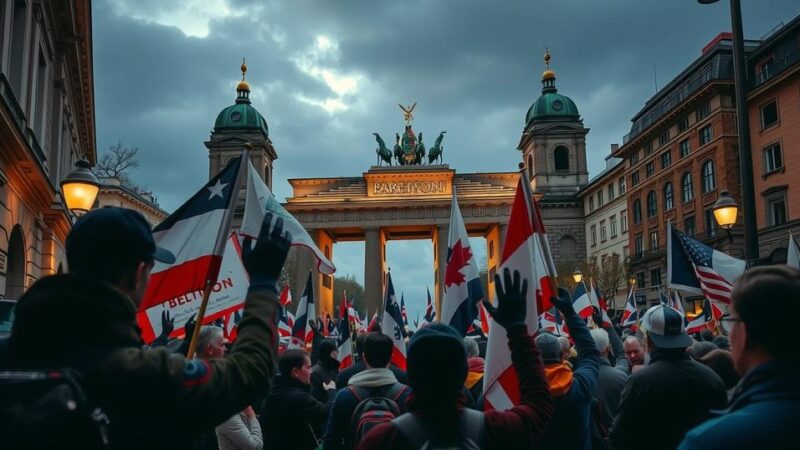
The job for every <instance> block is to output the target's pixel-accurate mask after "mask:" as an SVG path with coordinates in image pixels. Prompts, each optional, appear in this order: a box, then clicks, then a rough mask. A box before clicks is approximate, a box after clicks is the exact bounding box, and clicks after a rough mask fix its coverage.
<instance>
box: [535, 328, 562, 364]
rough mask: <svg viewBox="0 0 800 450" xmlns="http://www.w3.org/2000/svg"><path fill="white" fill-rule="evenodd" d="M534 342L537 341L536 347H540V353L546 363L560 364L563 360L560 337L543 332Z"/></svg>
mask: <svg viewBox="0 0 800 450" xmlns="http://www.w3.org/2000/svg"><path fill="white" fill-rule="evenodd" d="M534 342H536V347H537V348H538V349H539V353H541V354H542V361H544V363H545V364H558V363H560V362H561V342H559V340H558V337H556V336H554V335H552V334H549V333H542V334H540V335H539V336H536V340H535V341H534Z"/></svg>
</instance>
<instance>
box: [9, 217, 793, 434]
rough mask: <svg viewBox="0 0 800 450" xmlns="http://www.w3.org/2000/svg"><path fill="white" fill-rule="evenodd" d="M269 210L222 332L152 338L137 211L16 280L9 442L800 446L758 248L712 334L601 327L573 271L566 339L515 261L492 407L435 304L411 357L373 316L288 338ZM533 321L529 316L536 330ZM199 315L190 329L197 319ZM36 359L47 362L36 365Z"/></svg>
mask: <svg viewBox="0 0 800 450" xmlns="http://www.w3.org/2000/svg"><path fill="white" fill-rule="evenodd" d="M271 224H272V217H271V216H270V215H268V216H267V217H266V218H265V220H264V224H263V226H262V228H261V231H260V233H259V236H258V239H257V240H256V242H255V243H254V245H253V246H252V247H250V246H247V247H245V248H243V262H244V265H245V268H246V269H247V272H248V275H249V277H250V288H249V290H248V294H247V298H246V300H245V304H244V310H243V315H242V318H241V321H240V322H239V324H238V332H237V338H236V340H235V341H234V342H233V343H232V344H231V345H230V346H229V347H230V348H228V345H227V344H226V342H225V339H224V336H223V333H222V329H221V328H219V327H217V326H214V325H204V326H201V328H200V330H199V332H198V339H197V349H196V352H195V355H194V357H193V358H187V357H185V356H184V355H185V354H186V346H187V343H186V342H185V341H184V342H180V341H179V342H175V341H171V340H169V339H160V340H158V341H157V343H156V344H154V345H152V346H146V345H144V344H143V342H142V340H141V337H140V330H139V328H138V326H137V322H136V311H137V307H136V306H137V304H138V303H139V302H140V301H141V299H142V296H143V295H144V292H145V291H146V289H147V285H148V282H149V274H150V270H151V269H152V267H153V265H154V262H155V261H164V262H169V260H170V258H171V255H170V254H169V252H167V251H165V250H163V249H161V248H159V247H157V246H156V244H155V242H154V240H153V236H152V234H151V231H150V228H149V226H148V225H147V222H146V220H145V219H144V218H143V217H142V216H141V215H140V214H139V213H136V212H134V211H131V210H126V209H122V208H102V209H99V210H95V211H92V212H90V213H88V214H86V215H84V216H83V217H81V218H80V219H79V220H78V221H77V222H76V223H75V226H74V227H73V229H72V231H71V233H70V234H69V237H68V239H67V243H66V252H67V261H68V265H69V273H67V274H59V275H54V276H50V277H46V278H43V279H41V280H39V281H37V282H36V283H35V284H34V285H33V286H31V287H30V288H29V289H28V291H27V292H26V293H25V294H24V295H23V297H22V298H20V300H19V303H18V305H17V310H16V321H15V323H14V325H13V329H12V333H11V335H10V337H9V338H8V339H7V340H5V341H0V366H1V367H0V369H1V370H4V371H5V372H2V373H0V442H2V444H0V446H2V447H3V448H137V449H140V448H170V449H176V448H192V449H206V448H219V449H261V448H264V449H297V450H306V449H309V450H310V449H318V448H323V449H325V450H344V449H355V448H358V449H367V450H370V449H416V448H426V449H434V448H461V449H516V448H518V449H538V448H541V449H619V450H625V449H637V450H638V449H676V448H680V449H683V450H695V449H736V448H754V449H757V448H769V449H775V448H800V427H796V426H794V420H796V417H798V416H799V415H800V387H798V386H800V383H798V380H800V358H799V357H800V350H798V346H797V345H795V344H794V342H793V340H792V339H791V338H790V336H788V335H787V334H786V333H787V332H788V331H789V330H791V329H792V326H793V325H794V319H793V314H792V313H793V312H794V307H795V305H796V304H797V303H798V300H799V299H798V297H800V271H798V270H796V269H793V268H790V267H788V266H763V267H755V268H752V269H750V270H748V271H747V272H745V274H744V275H743V276H742V277H741V278H740V279H739V280H738V281H737V283H736V285H735V287H734V290H733V294H732V299H731V304H730V305H729V314H728V315H726V316H724V317H722V318H721V319H720V321H721V322H722V326H721V327H719V328H718V331H722V330H726V331H725V333H724V335H715V333H712V332H711V331H710V330H706V331H704V332H703V333H701V334H699V335H696V336H694V337H692V336H690V335H689V334H687V332H686V328H685V323H684V318H683V316H682V315H681V314H680V313H679V312H677V311H676V310H674V309H672V308H670V307H668V306H664V305H659V306H654V307H651V308H650V309H648V310H647V312H646V313H645V314H644V315H643V317H642V320H641V321H640V323H639V324H638V325H639V327H638V330H630V329H625V330H620V329H619V328H618V326H616V327H615V326H609V325H608V324H606V326H603V325H602V324H603V323H604V321H603V320H602V316H601V315H600V311H596V317H595V318H594V320H593V321H592V322H591V323H593V324H600V325H597V326H595V327H594V328H591V329H590V327H589V326H588V325H587V322H586V321H585V320H584V319H583V318H581V317H580V316H579V315H578V314H577V313H576V312H575V309H574V308H573V305H572V299H571V298H570V295H569V293H568V292H567V291H566V290H564V289H559V291H558V294H557V295H556V296H554V297H553V298H552V299H551V300H552V302H553V304H554V305H555V307H556V308H557V309H558V311H559V312H560V313H561V314H562V315H563V316H564V320H565V323H566V325H567V327H568V330H569V334H570V338H569V339H565V338H564V337H563V336H556V335H554V334H551V333H548V332H544V331H539V332H533V331H534V330H529V329H528V327H527V326H526V324H525V318H526V312H527V311H526V303H525V298H526V295H527V290H528V289H532V287H530V286H528V280H525V279H524V277H522V276H521V275H520V274H519V273H518V272H515V273H509V271H508V270H505V271H504V272H503V273H502V274H498V275H496V278H495V285H496V292H497V302H496V303H495V304H494V305H492V304H488V303H487V304H486V308H487V310H488V311H489V312H490V314H491V315H492V318H493V320H494V322H495V323H497V324H499V325H500V326H502V328H503V329H504V330H505V332H506V334H507V337H508V348H509V351H510V354H511V360H512V363H513V368H514V371H515V373H516V378H517V379H518V386H517V387H518V392H517V394H518V397H519V401H518V402H517V403H516V404H515V406H514V407H513V408H511V409H509V410H505V411H499V410H492V409H489V408H484V407H483V406H484V405H485V402H484V399H483V392H484V382H485V379H484V374H485V372H486V370H485V360H484V357H485V356H486V355H485V348H486V345H484V342H482V339H481V338H478V339H472V338H469V337H468V338H465V337H463V336H462V335H461V334H459V333H458V332H457V331H456V330H455V329H454V328H452V327H450V326H448V325H446V324H442V323H433V324H430V325H426V326H424V327H422V328H420V329H418V330H416V332H414V333H413V335H412V336H411V337H410V338H409V340H408V342H407V354H406V363H407V367H406V368H405V370H401V369H400V368H398V367H395V366H394V365H393V364H392V363H391V360H392V352H393V341H392V339H391V338H390V337H388V336H386V335H384V334H382V333H381V332H380V331H370V332H367V333H361V334H359V335H358V336H357V337H356V338H355V361H354V364H353V365H352V366H350V367H348V368H345V369H341V370H340V365H339V360H338V352H337V349H338V346H337V344H336V342H335V341H332V340H327V339H315V341H314V348H313V351H306V350H304V349H293V350H285V351H281V352H279V351H278V338H277V336H278V333H277V329H276V324H277V323H278V319H279V317H280V315H281V305H280V303H279V300H278V290H277V280H278V278H279V276H280V272H281V268H282V267H283V265H284V262H285V259H286V255H287V252H288V249H289V242H290V239H291V238H290V236H288V233H286V232H284V231H283V227H282V221H281V219H277V220H276V222H275V224H274V225H271ZM532 332H533V333H532ZM190 334H191V332H190V331H189V330H187V335H190ZM37 374H38V375H37Z"/></svg>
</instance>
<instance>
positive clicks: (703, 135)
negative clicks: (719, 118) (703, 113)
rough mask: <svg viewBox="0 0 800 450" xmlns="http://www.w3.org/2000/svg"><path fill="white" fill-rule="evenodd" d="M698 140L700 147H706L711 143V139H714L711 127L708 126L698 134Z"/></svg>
mask: <svg viewBox="0 0 800 450" xmlns="http://www.w3.org/2000/svg"><path fill="white" fill-rule="evenodd" d="M697 137H698V140H699V141H700V145H706V144H708V143H709V142H711V138H712V137H713V133H712V132H711V125H706V126H704V127H703V128H700V130H699V131H698V132H697Z"/></svg>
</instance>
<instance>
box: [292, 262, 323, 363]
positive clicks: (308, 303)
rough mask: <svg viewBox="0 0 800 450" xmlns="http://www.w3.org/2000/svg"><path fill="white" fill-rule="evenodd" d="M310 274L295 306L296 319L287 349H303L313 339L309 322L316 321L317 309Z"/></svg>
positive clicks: (312, 331)
mask: <svg viewBox="0 0 800 450" xmlns="http://www.w3.org/2000/svg"><path fill="white" fill-rule="evenodd" d="M311 276H312V274H311V273H309V274H308V281H306V289H305V290H304V291H303V296H302V297H301V298H300V304H299V305H297V317H296V318H295V321H294V326H293V327H292V342H290V343H289V348H305V347H306V343H309V342H311V340H312V339H313V337H314V330H312V329H311V322H313V321H314V320H317V309H316V307H315V306H314V286H313V285H312V282H311V281H312V278H311Z"/></svg>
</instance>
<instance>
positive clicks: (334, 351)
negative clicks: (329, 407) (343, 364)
mask: <svg viewBox="0 0 800 450" xmlns="http://www.w3.org/2000/svg"><path fill="white" fill-rule="evenodd" d="M318 350H319V353H318V356H319V359H317V363H316V364H314V367H312V368H311V395H313V396H314V398H315V399H317V400H318V401H320V402H324V401H326V399H327V394H326V393H325V388H323V387H322V386H323V385H325V384H327V383H330V382H334V383H336V379H337V378H338V377H339V365H340V363H339V347H338V346H337V345H336V341H334V340H333V339H323V340H322V341H321V342H320V343H319V349H318Z"/></svg>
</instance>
